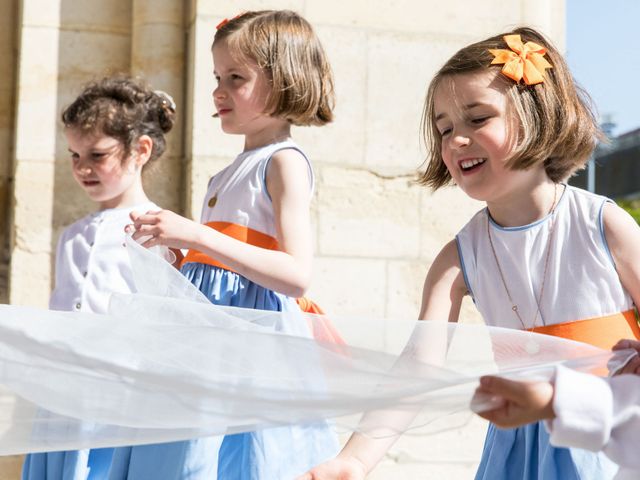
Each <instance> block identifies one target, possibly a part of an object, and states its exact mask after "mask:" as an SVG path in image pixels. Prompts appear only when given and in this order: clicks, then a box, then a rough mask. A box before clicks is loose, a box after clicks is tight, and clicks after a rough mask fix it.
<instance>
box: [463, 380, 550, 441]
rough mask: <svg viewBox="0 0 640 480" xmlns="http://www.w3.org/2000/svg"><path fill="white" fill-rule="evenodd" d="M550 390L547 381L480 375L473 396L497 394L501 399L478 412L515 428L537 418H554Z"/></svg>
mask: <svg viewBox="0 0 640 480" xmlns="http://www.w3.org/2000/svg"><path fill="white" fill-rule="evenodd" d="M553 392H554V388H553V384H551V383H550V382H524V381H514V380H507V379H506V378H501V377H494V376H487V377H482V378H481V379H480V386H479V387H478V388H477V389H476V393H475V395H476V396H486V395H489V396H492V397H498V398H499V399H501V400H502V402H500V406H498V407H496V408H494V409H491V410H486V411H484V412H478V415H480V416H481V417H482V418H485V419H487V420H489V421H490V422H492V423H494V424H495V425H497V426H498V427H500V428H512V427H518V426H520V425H526V424H528V423H532V422H536V421H538V420H545V419H551V418H554V417H555V414H554V412H553ZM474 398H475V397H474ZM472 402H473V400H472Z"/></svg>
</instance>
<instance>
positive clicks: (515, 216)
mask: <svg viewBox="0 0 640 480" xmlns="http://www.w3.org/2000/svg"><path fill="white" fill-rule="evenodd" d="M561 195H562V188H561V186H559V185H557V184H555V183H554V182H552V181H551V180H550V179H548V178H547V179H546V180H545V181H544V182H540V183H537V184H534V185H528V186H524V187H523V188H521V189H518V190H517V191H511V192H509V193H507V194H505V195H504V196H503V197H502V198H500V199H496V200H493V201H491V202H487V208H488V209H489V213H490V215H491V218H492V219H493V221H494V222H496V223H497V224H498V225H500V226H502V227H520V226H523V225H529V224H531V223H534V222H536V221H538V220H540V219H542V218H544V217H546V216H547V215H548V214H549V213H550V212H551V211H552V210H553V209H555V207H556V205H557V204H558V201H559V200H560V196H561Z"/></svg>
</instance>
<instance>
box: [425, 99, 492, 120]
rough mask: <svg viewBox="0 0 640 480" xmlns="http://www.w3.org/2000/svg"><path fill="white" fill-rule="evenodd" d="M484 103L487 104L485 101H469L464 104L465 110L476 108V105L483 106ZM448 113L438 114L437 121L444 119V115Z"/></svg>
mask: <svg viewBox="0 0 640 480" xmlns="http://www.w3.org/2000/svg"><path fill="white" fill-rule="evenodd" d="M483 105H486V104H485V103H482V102H473V103H468V104H467V105H465V106H464V110H471V109H474V108H476V107H482V106H483ZM446 116H447V114H446V113H440V114H438V115H436V120H435V121H436V122H437V121H438V120H442V119H443V118H444V117H446Z"/></svg>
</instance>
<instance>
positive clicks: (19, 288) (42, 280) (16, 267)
mask: <svg viewBox="0 0 640 480" xmlns="http://www.w3.org/2000/svg"><path fill="white" fill-rule="evenodd" d="M52 269H53V266H52V257H51V252H34V251H29V250H26V249H23V248H18V247H16V248H14V249H13V250H12V252H11V266H10V268H9V278H10V285H9V287H10V292H9V303H11V304H12V305H27V306H32V307H39V308H47V306H48V305H49V295H50V292H51V278H52Z"/></svg>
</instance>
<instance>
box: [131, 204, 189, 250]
mask: <svg viewBox="0 0 640 480" xmlns="http://www.w3.org/2000/svg"><path fill="white" fill-rule="evenodd" d="M129 216H130V217H131V220H132V221H133V224H132V225H129V226H127V231H128V232H129V233H130V232H131V231H132V230H133V235H131V238H133V239H134V240H135V241H142V242H141V243H142V246H143V247H145V248H151V247H154V246H156V245H164V246H167V247H169V248H171V249H172V250H173V249H179V248H190V247H191V246H192V244H193V242H194V240H195V239H196V238H197V236H198V234H199V229H200V227H201V225H200V224H199V223H196V222H194V221H192V220H189V219H188V218H185V217H182V216H180V215H178V214H176V213H173V212H172V211H170V210H159V211H150V212H147V213H144V214H140V213H138V212H131V213H130V214H129ZM175 253H176V257H178V255H177V252H175Z"/></svg>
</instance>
